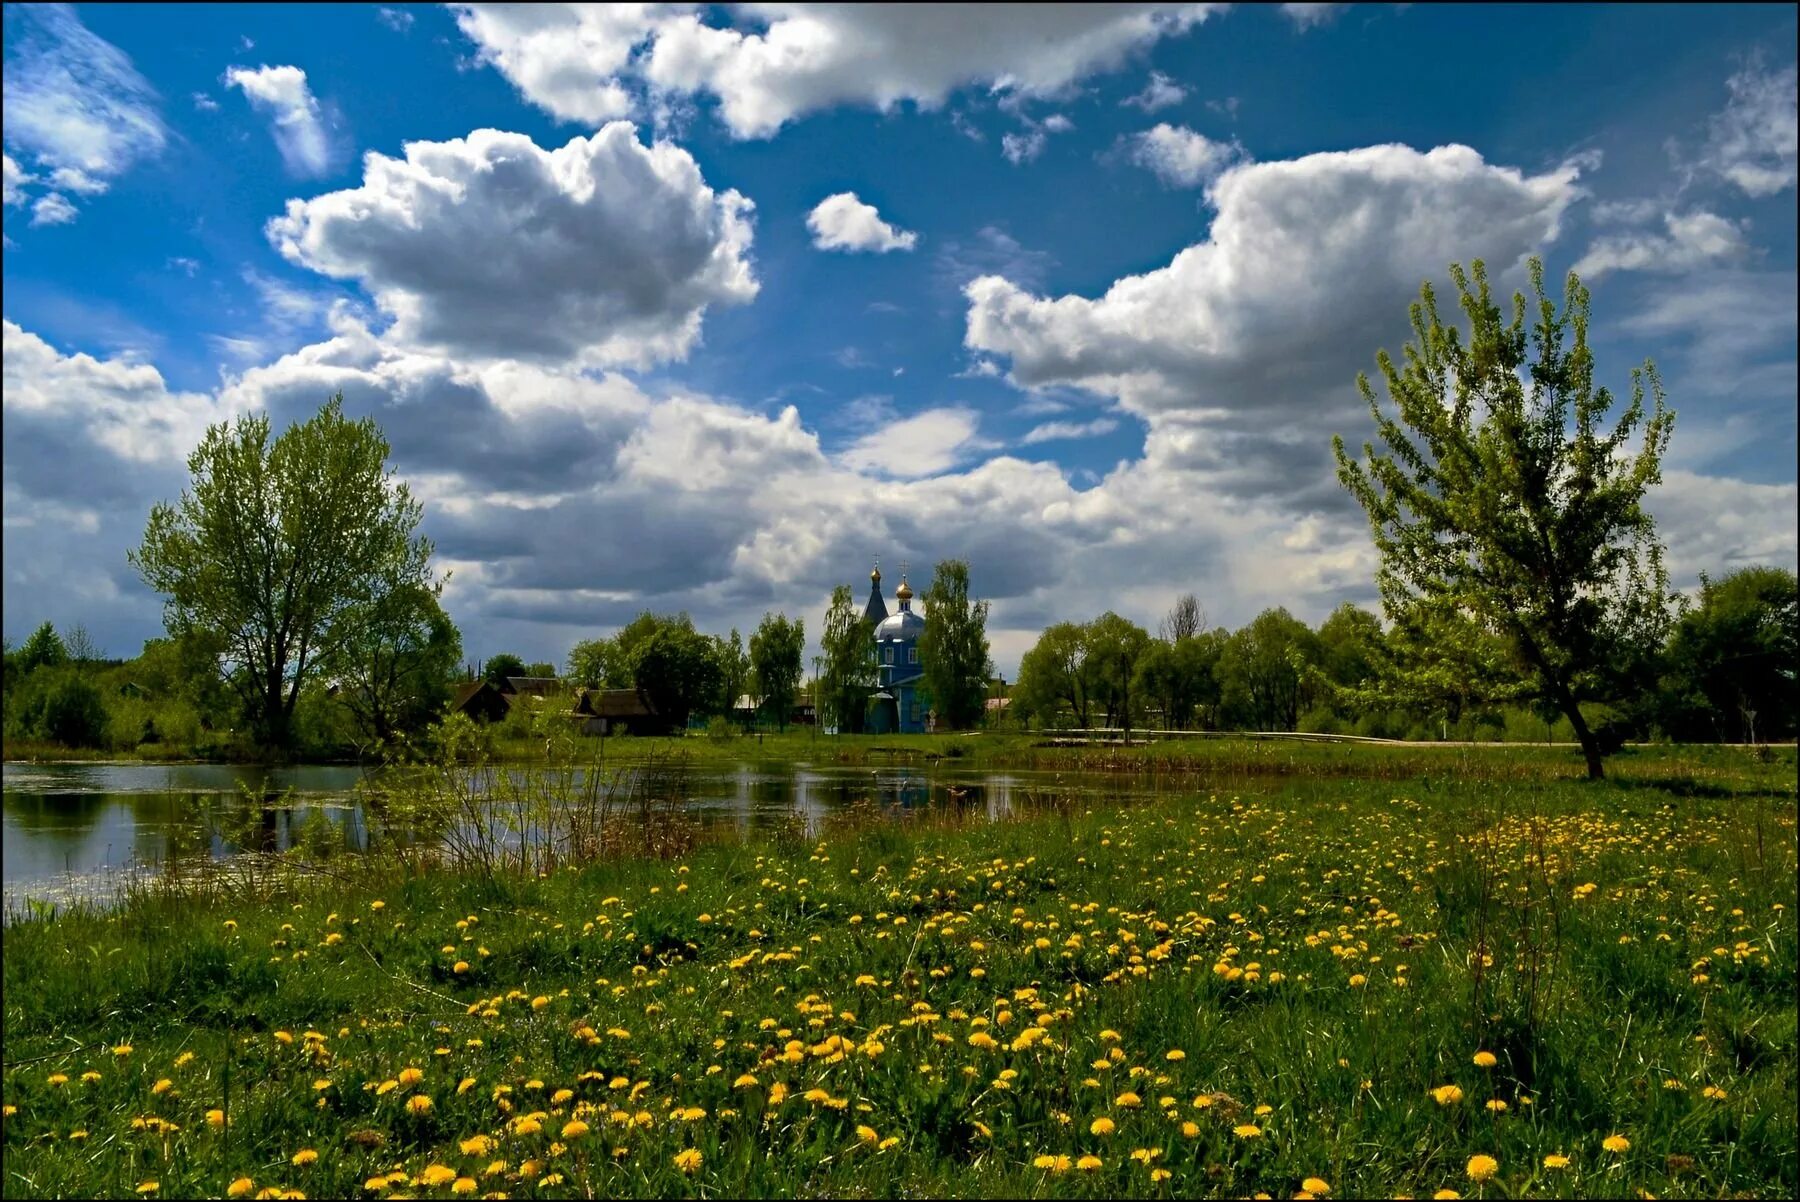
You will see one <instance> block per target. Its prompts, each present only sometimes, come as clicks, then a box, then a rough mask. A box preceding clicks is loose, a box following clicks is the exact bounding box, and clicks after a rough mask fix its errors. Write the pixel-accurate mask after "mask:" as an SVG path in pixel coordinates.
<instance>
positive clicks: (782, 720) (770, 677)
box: [732, 614, 806, 730]
mask: <svg viewBox="0 0 1800 1202" xmlns="http://www.w3.org/2000/svg"><path fill="white" fill-rule="evenodd" d="M732 633H733V634H735V633H736V632H735V631H733V632H732ZM805 650H806V628H805V624H804V623H803V622H802V621H801V620H800V619H799V618H795V619H794V620H792V621H789V620H788V618H787V615H785V614H764V615H763V619H762V622H761V624H760V625H758V626H757V628H756V633H754V634H752V635H751V636H750V676H751V679H752V680H753V681H754V682H755V690H756V695H757V700H758V703H759V705H760V707H761V709H762V711H763V713H764V714H772V715H773V716H774V718H775V721H776V723H777V724H778V725H779V726H780V728H781V729H782V730H786V729H787V726H788V715H789V713H790V712H792V710H793V708H794V696H795V694H796V693H797V692H798V691H799V688H800V675H801V672H802V671H803V669H802V666H801V663H800V658H801V655H802V653H803V652H804V651H805Z"/></svg>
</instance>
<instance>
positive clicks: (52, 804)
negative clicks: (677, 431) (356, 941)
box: [0, 763, 1152, 911]
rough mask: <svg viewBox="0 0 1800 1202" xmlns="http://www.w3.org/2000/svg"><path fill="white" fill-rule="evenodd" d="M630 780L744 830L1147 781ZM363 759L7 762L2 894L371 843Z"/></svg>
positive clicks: (830, 770) (846, 772)
mask: <svg viewBox="0 0 1800 1202" xmlns="http://www.w3.org/2000/svg"><path fill="white" fill-rule="evenodd" d="M635 777H636V779H635V780H634V781H633V782H632V783H633V784H634V786H635V787H637V788H643V789H648V790H649V791H650V792H652V793H655V794H657V795H659V796H673V797H679V798H680V799H681V800H682V804H683V808H684V810H685V811H686V812H688V813H689V814H691V815H693V816H694V817H696V818H698V819H700V820H701V821H703V822H707V823H714V824H717V823H728V824H731V825H734V826H736V827H738V828H739V829H740V830H743V831H746V832H748V831H753V830H757V829H767V828H770V827H773V826H775V825H777V824H781V823H786V822H789V821H792V820H793V819H794V818H795V817H796V816H797V817H798V818H799V819H800V820H801V821H803V822H804V823H805V824H806V825H807V827H808V829H816V828H817V826H818V823H819V821H820V820H821V819H822V818H824V817H825V816H826V815H828V814H830V813H832V812H833V811H835V810H840V809H843V808H845V807H847V806H850V805H853V804H856V803H858V802H871V803H874V804H875V805H877V806H881V807H884V808H893V809H899V810H909V809H916V808H919V807H924V806H930V805H938V804H949V803H952V802H954V804H957V805H959V806H963V807H965V808H967V807H974V808H977V809H980V810H983V811H985V812H986V813H987V814H988V815H989V816H990V817H996V818H997V817H1001V816H1003V815H1005V814H1006V813H1007V812H1009V811H1010V809H1011V807H1012V805H1013V800H1014V798H1015V797H1022V796H1024V795H1026V794H1046V795H1048V794H1054V795H1056V796H1058V797H1087V798H1090V799H1095V800H1099V799H1115V798H1121V797H1125V796H1130V795H1134V794H1137V795H1142V794H1146V793H1149V792H1151V791H1152V789H1151V787H1150V786H1149V785H1148V784H1147V783H1146V782H1141V781H1139V782H1133V781H1131V780H1129V779H1125V778H1120V777H1117V776H1108V775H1102V774H1095V775H1090V776H1079V775H1074V774H1069V773H1060V774H1059V773H1049V772H1029V771H993V770H971V769H967V768H962V769H959V768H954V767H949V766H930V767H901V766H895V767H891V768H869V767H856V768H853V767H845V766H842V765H836V764H831V765H816V766H815V765H810V764H788V763H782V764H752V763H746V764H739V765H736V766H733V767H719V766H717V765H706V766H703V767H687V768H683V769H681V770H680V771H679V773H678V774H670V773H668V772H667V771H666V770H662V771H661V772H660V775H658V774H653V773H652V771H651V770H647V769H646V770H636V772H635ZM371 779H376V780H378V779H379V778H370V777H369V776H368V775H367V774H366V773H365V771H364V770H363V769H360V768H356V767H345V766H338V765H304V766H299V767H292V768H275V769H268V768H256V767H246V766H239V765H227V764H137V763H133V764H105V763H67V764H25V763H8V764H6V765H5V766H4V783H5V796H4V813H3V823H0V848H3V855H4V886H5V889H4V892H5V903H6V907H7V909H8V910H9V911H10V910H12V909H13V908H14V907H16V906H19V905H23V904H24V902H25V899H26V898H28V897H29V898H37V899H43V900H59V899H66V898H69V897H81V896H85V897H104V896H106V895H107V894H109V893H110V892H111V891H112V890H114V889H115V888H117V886H118V885H119V884H120V883H121V882H122V880H123V879H124V878H126V877H128V876H129V875H130V874H133V873H140V872H144V871H149V870H154V869H156V868H157V867H159V866H161V865H164V864H166V863H168V862H169V861H170V860H172V859H177V858H182V859H195V858H211V859H216V860H222V859H227V858H229V857H231V856H234V855H238V854H240V853H243V852H245V851H268V852H281V851H287V850H289V849H290V848H292V847H294V846H296V845H297V844H301V843H302V842H303V841H318V840H320V839H323V840H325V841H326V842H327V843H328V844H330V845H331V846H332V847H333V848H334V849H342V850H345V851H350V852H356V851H362V850H365V849H367V848H368V846H369V844H370V840H371V839H372V838H375V837H378V836H377V835H375V834H372V827H373V828H375V829H376V830H379V827H380V824H379V823H371V821H370V816H369V814H368V813H367V812H366V809H365V806H364V804H363V802H362V801H361V800H360V799H359V796H358V788H359V786H360V785H362V784H364V783H365V782H367V781H369V780H371Z"/></svg>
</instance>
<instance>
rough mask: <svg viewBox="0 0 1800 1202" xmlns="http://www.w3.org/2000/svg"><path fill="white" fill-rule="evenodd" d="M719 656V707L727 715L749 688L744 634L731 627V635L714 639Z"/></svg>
mask: <svg viewBox="0 0 1800 1202" xmlns="http://www.w3.org/2000/svg"><path fill="white" fill-rule="evenodd" d="M715 641H716V642H717V651H718V656H719V686H720V687H719V693H720V703H719V708H720V709H721V710H722V711H723V712H724V713H725V714H727V715H730V714H733V713H735V712H736V710H737V703H738V698H739V697H742V696H743V695H744V694H745V693H746V692H748V691H749V689H750V656H749V654H748V653H747V652H745V650H744V636H743V635H741V634H739V633H738V632H737V627H735V626H733V627H732V628H731V637H730V638H727V639H719V640H715Z"/></svg>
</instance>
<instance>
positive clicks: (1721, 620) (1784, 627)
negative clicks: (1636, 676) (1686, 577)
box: [1662, 567, 1800, 743]
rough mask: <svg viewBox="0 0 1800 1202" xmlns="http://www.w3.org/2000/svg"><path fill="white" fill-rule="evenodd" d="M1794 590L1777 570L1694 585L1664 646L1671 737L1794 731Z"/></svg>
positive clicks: (1797, 662)
mask: <svg viewBox="0 0 1800 1202" xmlns="http://www.w3.org/2000/svg"><path fill="white" fill-rule="evenodd" d="M1797 670H1800V589H1797V588H1796V581H1795V577H1794V573H1793V572H1791V571H1788V570H1786V569H1784V568H1770V567H1751V568H1742V569H1740V570H1738V571H1736V572H1732V573H1730V574H1729V575H1727V576H1724V577H1721V578H1720V579H1718V580H1712V579H1709V578H1707V577H1705V576H1702V577H1701V582H1700V603H1699V605H1697V606H1695V607H1694V608H1692V609H1690V610H1689V611H1688V612H1687V613H1685V614H1683V615H1682V617H1681V619H1680V621H1678V622H1677V623H1676V626H1675V631H1674V635H1673V637H1672V638H1671V639H1670V641H1669V653H1668V657H1667V665H1666V669H1665V674H1664V678H1663V682H1662V684H1663V689H1662V692H1663V698H1664V701H1663V710H1664V712H1663V714H1662V721H1663V723H1664V725H1665V727H1666V728H1667V729H1668V730H1669V731H1670V733H1671V734H1674V735H1675V736H1676V737H1677V738H1688V739H1691V738H1701V739H1719V740H1730V741H1741V742H1746V743H1752V742H1756V741H1758V740H1759V739H1760V740H1764V741H1781V740H1786V739H1791V738H1793V737H1794V735H1795V733H1796V728H1797V727H1800V682H1797V681H1796V676H1795V673H1796V671H1797Z"/></svg>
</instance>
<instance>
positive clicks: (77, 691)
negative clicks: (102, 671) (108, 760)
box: [39, 668, 106, 747]
mask: <svg viewBox="0 0 1800 1202" xmlns="http://www.w3.org/2000/svg"><path fill="white" fill-rule="evenodd" d="M39 722H40V724H41V725H40V730H39V733H40V734H41V735H42V736H43V737H44V738H47V739H53V740H55V741H56V742H58V743H61V744H62V745H63V746H65V747H100V746H104V744H105V742H106V702H105V701H104V700H103V699H102V698H101V696H100V690H99V689H97V688H95V687H94V684H93V682H92V681H90V680H88V679H87V678H86V677H84V676H82V675H81V674H80V673H79V672H76V671H75V670H73V668H66V669H63V670H61V671H58V672H57V673H56V679H55V680H54V681H53V682H52V683H51V685H50V688H49V691H48V692H46V693H45V695H44V709H43V714H42V717H41V718H40V719H39Z"/></svg>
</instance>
